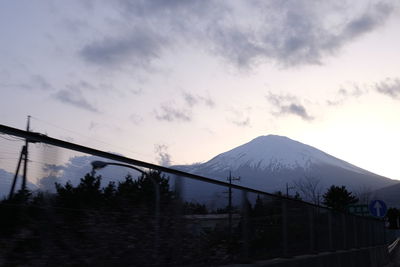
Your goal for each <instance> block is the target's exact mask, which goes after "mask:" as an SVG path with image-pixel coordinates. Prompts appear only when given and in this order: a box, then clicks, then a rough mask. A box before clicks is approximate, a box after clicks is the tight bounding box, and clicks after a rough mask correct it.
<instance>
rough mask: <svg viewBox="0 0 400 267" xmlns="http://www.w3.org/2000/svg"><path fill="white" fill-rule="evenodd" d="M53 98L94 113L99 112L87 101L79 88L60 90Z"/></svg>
mask: <svg viewBox="0 0 400 267" xmlns="http://www.w3.org/2000/svg"><path fill="white" fill-rule="evenodd" d="M53 97H54V98H55V99H57V100H59V101H61V102H63V103H65V104H70V105H73V106H75V107H78V108H81V109H85V110H88V111H92V112H99V111H98V109H97V108H96V107H95V106H93V105H92V104H91V103H89V101H87V100H86V99H85V97H84V96H83V94H82V91H81V90H80V89H79V88H67V89H63V90H60V91H58V92H57V93H56V94H54V95H53Z"/></svg>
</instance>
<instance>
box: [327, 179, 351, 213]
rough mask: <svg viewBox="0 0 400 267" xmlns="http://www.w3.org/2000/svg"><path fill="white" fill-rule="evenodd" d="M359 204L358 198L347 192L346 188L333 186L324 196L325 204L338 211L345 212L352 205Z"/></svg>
mask: <svg viewBox="0 0 400 267" xmlns="http://www.w3.org/2000/svg"><path fill="white" fill-rule="evenodd" d="M357 202H358V198H357V197H355V196H353V195H352V192H349V191H347V189H346V187H345V186H336V185H332V186H331V187H330V188H329V189H328V190H327V191H326V193H325V194H324V195H323V204H324V205H326V206H327V207H330V208H332V209H334V210H337V211H345V210H346V207H347V206H348V205H350V204H354V203H357Z"/></svg>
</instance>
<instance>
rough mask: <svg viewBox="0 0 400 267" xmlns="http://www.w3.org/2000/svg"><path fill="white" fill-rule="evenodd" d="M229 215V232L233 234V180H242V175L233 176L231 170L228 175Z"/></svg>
mask: <svg viewBox="0 0 400 267" xmlns="http://www.w3.org/2000/svg"><path fill="white" fill-rule="evenodd" d="M227 180H228V182H229V187H228V216H229V234H231V235H232V181H240V177H232V173H231V172H230V171H229V177H228V179H227Z"/></svg>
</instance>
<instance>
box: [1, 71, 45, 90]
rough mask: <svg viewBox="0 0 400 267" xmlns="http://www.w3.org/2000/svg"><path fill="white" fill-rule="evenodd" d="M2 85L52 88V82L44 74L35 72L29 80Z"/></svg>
mask: <svg viewBox="0 0 400 267" xmlns="http://www.w3.org/2000/svg"><path fill="white" fill-rule="evenodd" d="M0 85H1V86H4V87H12V88H17V89H23V90H32V91H33V90H37V91H49V90H52V86H51V84H50V83H49V82H48V81H47V80H46V79H45V78H44V77H43V76H42V75H38V74H33V75H31V76H29V79H28V81H27V82H22V83H1V84H0Z"/></svg>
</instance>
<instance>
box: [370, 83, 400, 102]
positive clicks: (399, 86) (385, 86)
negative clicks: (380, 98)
mask: <svg viewBox="0 0 400 267" xmlns="http://www.w3.org/2000/svg"><path fill="white" fill-rule="evenodd" d="M374 89H375V90H376V91H377V92H378V93H381V94H384V95H387V96H389V97H391V98H393V99H400V79H398V78H395V79H390V78H386V79H385V80H383V81H381V82H378V83H375V85H374Z"/></svg>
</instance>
